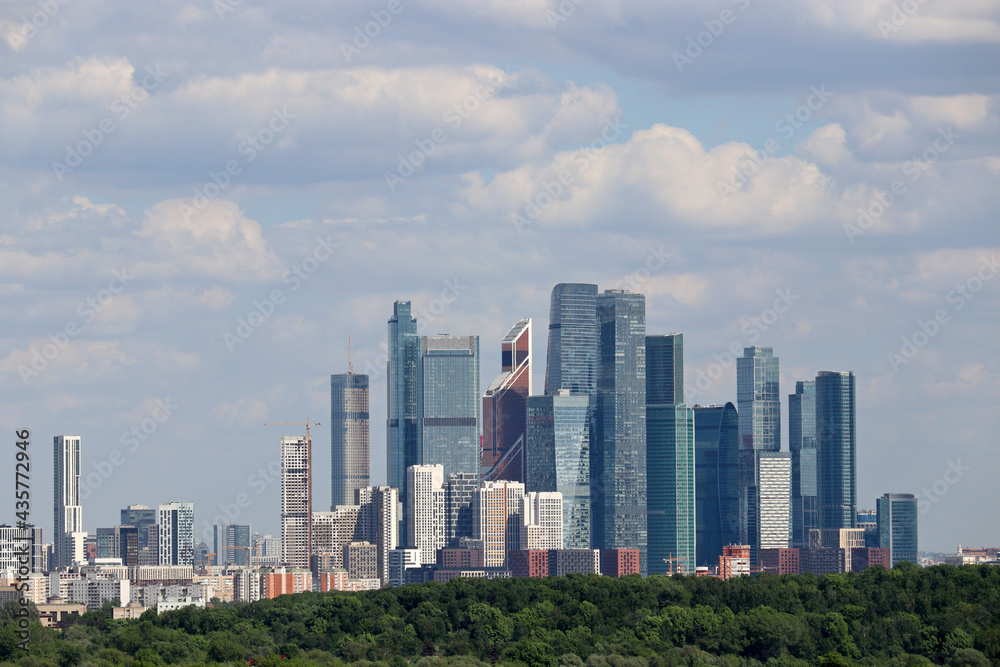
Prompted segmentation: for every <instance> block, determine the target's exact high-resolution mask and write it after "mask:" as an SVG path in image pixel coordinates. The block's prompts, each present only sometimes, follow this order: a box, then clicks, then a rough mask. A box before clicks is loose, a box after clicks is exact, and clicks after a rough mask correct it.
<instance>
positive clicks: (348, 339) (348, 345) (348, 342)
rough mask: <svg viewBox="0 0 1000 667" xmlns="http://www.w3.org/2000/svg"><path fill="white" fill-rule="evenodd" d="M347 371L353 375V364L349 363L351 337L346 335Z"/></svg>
mask: <svg viewBox="0 0 1000 667" xmlns="http://www.w3.org/2000/svg"><path fill="white" fill-rule="evenodd" d="M347 372H348V373H350V374H351V375H354V364H352V363H351V337H350V336H348V337H347Z"/></svg>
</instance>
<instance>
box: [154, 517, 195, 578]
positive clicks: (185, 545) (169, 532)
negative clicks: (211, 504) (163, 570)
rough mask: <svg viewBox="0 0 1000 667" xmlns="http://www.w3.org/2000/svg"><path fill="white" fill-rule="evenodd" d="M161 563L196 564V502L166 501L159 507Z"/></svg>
mask: <svg viewBox="0 0 1000 667" xmlns="http://www.w3.org/2000/svg"><path fill="white" fill-rule="evenodd" d="M157 527H158V533H159V541H160V543H159V548H160V559H159V564H160V565H191V566H194V503H178V502H172V503H165V504H163V505H160V506H159V507H158V508H157Z"/></svg>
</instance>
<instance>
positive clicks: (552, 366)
mask: <svg viewBox="0 0 1000 667" xmlns="http://www.w3.org/2000/svg"><path fill="white" fill-rule="evenodd" d="M599 337H600V333H599V328H598V323H597V285H589V284H584V283H559V284H558V285H556V286H555V287H553V288H552V301H551V306H550V309H549V346H548V356H547V357H546V362H545V363H546V365H545V393H546V394H547V395H552V394H555V393H556V391H557V390H559V389H567V390H569V393H570V394H571V395H573V396H579V395H586V394H593V393H594V392H595V391H596V390H597V373H598V369H597V365H598V358H597V357H598V341H599Z"/></svg>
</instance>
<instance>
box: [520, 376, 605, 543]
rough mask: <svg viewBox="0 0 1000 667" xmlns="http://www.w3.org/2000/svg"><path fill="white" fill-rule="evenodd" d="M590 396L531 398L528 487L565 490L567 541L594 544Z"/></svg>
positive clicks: (566, 392) (561, 394) (560, 393)
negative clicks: (592, 538) (592, 535)
mask: <svg viewBox="0 0 1000 667" xmlns="http://www.w3.org/2000/svg"><path fill="white" fill-rule="evenodd" d="M591 400H592V398H591V397H590V396H570V394H569V390H568V389H559V390H557V393H556V394H554V395H551V396H531V397H529V398H528V440H527V442H528V444H527V449H526V452H527V471H528V474H527V480H526V482H525V489H527V490H528V491H545V492H552V491H558V492H559V493H561V494H562V499H563V500H562V510H563V542H564V544H565V547H566V548H567V549H590V548H591V539H590V522H591V507H590V414H591V409H590V406H591Z"/></svg>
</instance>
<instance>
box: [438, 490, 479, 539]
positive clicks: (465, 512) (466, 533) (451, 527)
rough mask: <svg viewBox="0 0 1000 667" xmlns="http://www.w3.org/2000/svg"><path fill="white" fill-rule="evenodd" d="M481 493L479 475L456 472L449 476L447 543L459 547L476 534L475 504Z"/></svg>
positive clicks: (446, 505) (446, 501)
mask: <svg viewBox="0 0 1000 667" xmlns="http://www.w3.org/2000/svg"><path fill="white" fill-rule="evenodd" d="M478 492H479V474H478V473H473V472H456V473H452V474H450V475H448V476H447V483H446V486H445V543H446V546H448V547H458V546H459V544H460V542H461V541H462V540H464V539H472V538H473V537H475V534H476V517H475V508H474V506H473V503H474V502H475V499H476V494H477V493H478Z"/></svg>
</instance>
